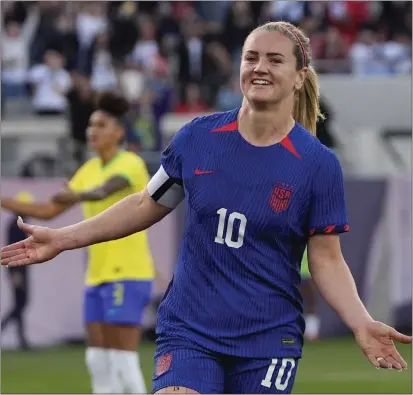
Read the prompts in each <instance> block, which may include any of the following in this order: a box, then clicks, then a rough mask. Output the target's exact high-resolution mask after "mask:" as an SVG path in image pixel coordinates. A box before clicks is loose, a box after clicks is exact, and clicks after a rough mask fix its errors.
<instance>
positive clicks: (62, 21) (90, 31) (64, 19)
mask: <svg viewBox="0 0 413 395" xmlns="http://www.w3.org/2000/svg"><path fill="white" fill-rule="evenodd" d="M1 7H2V16H3V24H4V26H5V29H3V31H2V46H1V60H2V98H3V100H2V107H3V110H4V111H3V114H5V115H6V116H9V117H13V116H16V114H18V116H19V117H22V116H23V114H24V112H25V109H26V112H27V113H35V114H37V115H38V116H49V115H59V114H69V118H70V120H71V132H72V137H73V138H74V139H75V140H78V141H81V142H82V141H84V139H85V128H86V125H87V121H88V117H89V115H90V113H91V111H92V106H93V100H92V98H93V92H99V91H102V90H107V89H115V88H117V89H121V90H122V91H123V92H124V94H125V95H126V96H127V98H128V99H129V100H130V102H131V103H132V110H131V111H130V114H129V117H128V119H129V122H130V124H129V133H128V140H129V141H131V142H132V143H134V142H135V143H136V144H139V146H140V147H141V148H142V149H146V150H159V149H160V148H161V146H162V142H161V140H162V139H161V133H160V130H159V125H160V119H161V118H162V116H163V115H164V114H166V113H168V112H171V111H174V112H177V113H197V112H203V111H209V110H212V109H214V110H224V111H225V110H228V109H231V108H234V107H235V106H237V105H238V104H239V103H240V101H241V97H242V95H241V92H240V89H239V83H238V75H237V73H238V69H239V61H240V52H241V46H242V43H243V41H244V39H245V37H246V36H247V35H248V33H249V32H250V31H251V30H252V29H253V28H254V27H255V26H256V25H257V24H259V23H263V22H266V21H269V20H286V21H290V22H292V23H296V24H298V25H299V26H300V27H301V28H302V29H303V30H304V31H305V32H306V34H307V35H309V36H310V38H311V42H312V50H313V54H314V58H315V66H316V68H317V70H318V72H319V73H343V74H348V73H353V74H355V75H362V76H369V75H394V74H400V73H405V74H408V73H410V72H411V29H412V26H411V25H412V4H411V2H409V1H402V2H396V1H390V2H377V1H359V2H353V1H330V2H322V1H311V2H304V1H294V2H291V1H268V2H264V1H254V2H248V1H236V2H232V1H219V2H212V1H202V2H195V1H179V2H152V1H149V2H134V1H124V2H122V1H115V2H59V1H47V2H45V1H41V2H40V1H39V2H33V1H32V2H20V1H3V2H2V3H1ZM13 102H14V103H18V104H17V105H15V106H14V107H13ZM24 103H26V104H27V105H24ZM13 108H15V109H17V111H14V112H13Z"/></svg>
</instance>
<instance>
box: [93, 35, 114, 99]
mask: <svg viewBox="0 0 413 395" xmlns="http://www.w3.org/2000/svg"><path fill="white" fill-rule="evenodd" d="M88 69H89V67H88ZM90 69H91V70H90V71H91V79H92V88H93V89H94V90H95V91H104V90H111V89H115V88H116V87H117V85H118V82H117V77H116V72H115V67H114V65H113V60H112V54H111V53H110V51H109V35H108V33H107V32H103V33H100V34H98V35H97V36H96V38H95V43H94V45H93V48H92V51H91V54H90ZM88 71H89V70H88Z"/></svg>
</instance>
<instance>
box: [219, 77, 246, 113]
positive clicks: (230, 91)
mask: <svg viewBox="0 0 413 395" xmlns="http://www.w3.org/2000/svg"><path fill="white" fill-rule="evenodd" d="M241 104H242V92H241V88H240V81H239V76H237V75H235V76H233V77H231V79H230V81H229V82H228V83H226V84H225V85H224V86H223V87H221V88H220V89H219V92H218V96H217V109H218V110H219V111H229V110H232V109H234V108H236V107H238V106H240V105H241Z"/></svg>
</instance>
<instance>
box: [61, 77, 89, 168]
mask: <svg viewBox="0 0 413 395" xmlns="http://www.w3.org/2000/svg"><path fill="white" fill-rule="evenodd" d="M67 99H68V103H69V106H68V107H69V123H70V134H71V137H72V139H73V142H74V145H75V147H74V159H75V160H76V162H77V164H78V165H81V164H82V163H83V162H84V160H85V155H86V141H87V139H86V129H87V127H88V124H89V118H90V116H91V115H92V113H93V110H94V92H93V90H92V84H91V82H90V80H89V78H88V77H87V76H86V75H84V74H81V73H79V72H73V73H72V88H71V89H70V91H69V92H68V94H67Z"/></svg>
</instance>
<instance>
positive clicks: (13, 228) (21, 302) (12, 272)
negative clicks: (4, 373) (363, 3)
mask: <svg viewBox="0 0 413 395" xmlns="http://www.w3.org/2000/svg"><path fill="white" fill-rule="evenodd" d="M14 198H15V199H16V200H17V201H19V202H22V203H32V202H33V201H34V198H33V196H32V195H31V194H30V193H28V192H20V193H18V194H17V195H16V196H15V197H14ZM16 215H19V213H16ZM22 218H26V217H22ZM26 237H27V235H26V234H25V233H24V232H23V231H22V230H21V229H20V228H19V227H18V226H17V216H13V217H12V218H11V219H10V220H9V221H8V223H7V240H8V242H9V243H17V242H18V241H21V240H24V239H25V238H26ZM29 270H30V269H29V267H27V266H20V267H11V268H8V270H7V274H8V279H9V281H10V285H11V288H12V292H13V306H12V308H11V310H10V311H9V312H7V313H6V314H5V316H4V317H3V318H2V320H1V330H2V331H4V330H5V329H6V328H7V327H8V326H9V325H10V324H11V323H12V322H13V321H14V323H15V325H16V327H17V328H16V329H17V335H18V339H19V347H20V349H22V350H25V351H27V350H29V349H30V345H29V342H28V340H27V336H26V326H25V318H24V313H25V311H26V307H27V304H28V301H29V298H30V295H29V273H28V272H29Z"/></svg>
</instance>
